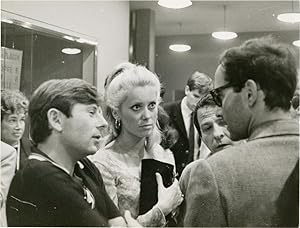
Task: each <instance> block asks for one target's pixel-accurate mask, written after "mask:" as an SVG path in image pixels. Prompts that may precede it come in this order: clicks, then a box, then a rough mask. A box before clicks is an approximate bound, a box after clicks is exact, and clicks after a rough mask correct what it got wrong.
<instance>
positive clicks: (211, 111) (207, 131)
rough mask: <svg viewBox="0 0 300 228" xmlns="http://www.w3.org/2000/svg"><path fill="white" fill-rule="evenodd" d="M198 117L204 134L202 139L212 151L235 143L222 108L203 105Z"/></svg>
mask: <svg viewBox="0 0 300 228" xmlns="http://www.w3.org/2000/svg"><path fill="white" fill-rule="evenodd" d="M197 119H198V123H199V126H200V130H201V134H202V141H203V142H204V143H205V145H206V146H207V147H208V148H209V149H210V150H211V152H212V153H215V152H217V151H219V150H222V149H225V148H226V147H228V146H231V145H233V142H232V141H231V139H230V133H229V131H228V130H227V125H226V122H225V121H224V119H223V116H222V110H221V108H219V107H213V106H205V107H201V108H199V109H198V110H197Z"/></svg>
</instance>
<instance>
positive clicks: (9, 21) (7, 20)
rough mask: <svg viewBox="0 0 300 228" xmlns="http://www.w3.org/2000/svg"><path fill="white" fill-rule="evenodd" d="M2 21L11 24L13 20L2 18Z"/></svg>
mask: <svg viewBox="0 0 300 228" xmlns="http://www.w3.org/2000/svg"><path fill="white" fill-rule="evenodd" d="M1 21H2V22H5V23H8V24H13V23H14V22H13V21H12V20H9V19H2V20H1Z"/></svg>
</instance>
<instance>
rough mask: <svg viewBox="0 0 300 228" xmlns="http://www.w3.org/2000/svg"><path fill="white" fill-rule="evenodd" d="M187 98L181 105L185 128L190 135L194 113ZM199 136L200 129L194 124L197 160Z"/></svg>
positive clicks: (195, 157) (195, 156)
mask: <svg viewBox="0 0 300 228" xmlns="http://www.w3.org/2000/svg"><path fill="white" fill-rule="evenodd" d="M186 99H187V98H186V97H184V98H183V99H182V101H181V104H180V106H181V114H182V117H183V122H184V127H185V130H186V134H187V136H188V137H189V129H190V122H191V115H192V112H193V110H191V109H190V108H189V107H188V106H187V104H186ZM198 138H199V135H198V131H197V129H196V127H195V125H194V158H193V160H196V159H197V155H198V150H199V145H198Z"/></svg>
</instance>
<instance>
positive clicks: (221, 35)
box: [211, 31, 238, 40]
mask: <svg viewBox="0 0 300 228" xmlns="http://www.w3.org/2000/svg"><path fill="white" fill-rule="evenodd" d="M211 35H212V36H213V37H214V38H216V39H220V40H231V39H234V38H237V36H238V35H237V34H236V33H235V32H228V31H220V32H213V33H212V34H211Z"/></svg>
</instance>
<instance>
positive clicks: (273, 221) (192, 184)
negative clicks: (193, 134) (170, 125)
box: [180, 120, 299, 227]
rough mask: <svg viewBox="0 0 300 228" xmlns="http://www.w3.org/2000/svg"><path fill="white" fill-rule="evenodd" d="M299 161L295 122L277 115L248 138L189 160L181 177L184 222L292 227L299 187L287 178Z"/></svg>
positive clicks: (185, 224) (205, 224)
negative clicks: (199, 157) (192, 160)
mask: <svg viewBox="0 0 300 228" xmlns="http://www.w3.org/2000/svg"><path fill="white" fill-rule="evenodd" d="M298 160H299V124H298V123H297V122H296V121H293V120H279V121H270V122H268V123H265V124H263V125H261V126H259V127H258V128H256V129H255V130H254V131H252V134H251V135H250V138H249V139H248V142H247V143H243V144H239V145H237V146H233V147H230V148H227V149H225V150H224V151H222V152H221V153H216V154H215V155H213V156H211V157H209V158H208V159H207V160H202V159H200V160H197V161H195V162H193V163H191V164H189V166H188V167H186V169H185V170H184V172H183V173H182V176H181V179H180V187H181V190H182V192H183V193H184V194H185V202H184V203H183V204H182V207H181V215H183V216H182V217H183V219H184V220H183V225H184V226H204V227H205V226H214V227H220V226H237V227H245V226H249V227H262V226H269V227H274V226H289V225H293V226H297V225H298V224H297V223H298V213H297V210H298V204H299V203H298V192H297V189H293V188H294V187H293V186H298V185H299V179H298V178H297V177H296V178H292V182H291V183H289V182H290V181H288V180H289V179H290V177H291V175H292V177H293V174H292V173H293V172H295V171H294V170H295V167H297V166H296V164H297V162H298ZM297 172H298V169H297V168H296V173H297ZM291 188H292V189H291ZM289 189H290V190H289ZM287 193H288V194H287ZM294 193H295V194H294ZM283 197H284V198H285V199H283ZM282 202H285V203H283V204H282ZM287 202H294V203H293V204H287ZM287 211H288V212H287ZM286 213H289V214H292V215H293V218H292V220H291V219H288V217H287V216H286ZM295 216H297V217H295ZM182 217H181V218H182ZM294 217H295V218H294ZM287 219H288V220H291V221H289V222H288V223H286V222H285V221H286V220H287ZM180 220H181V219H180ZM181 221H182V220H181ZM292 221H296V222H292ZM291 223H293V224H291Z"/></svg>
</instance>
